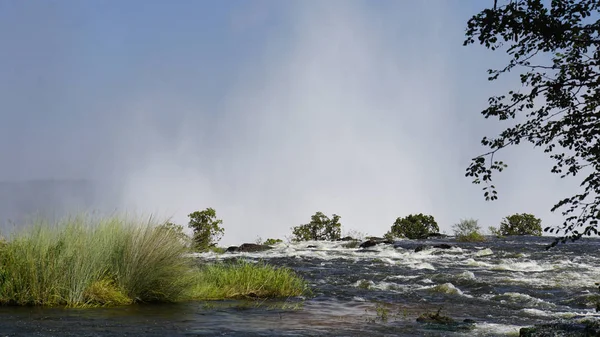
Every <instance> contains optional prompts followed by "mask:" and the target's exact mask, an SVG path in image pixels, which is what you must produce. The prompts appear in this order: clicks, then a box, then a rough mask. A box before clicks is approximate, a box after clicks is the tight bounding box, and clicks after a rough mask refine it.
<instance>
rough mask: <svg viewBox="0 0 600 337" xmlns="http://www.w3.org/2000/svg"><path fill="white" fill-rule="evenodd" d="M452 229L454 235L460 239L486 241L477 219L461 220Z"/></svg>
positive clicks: (464, 240) (463, 240)
mask: <svg viewBox="0 0 600 337" xmlns="http://www.w3.org/2000/svg"><path fill="white" fill-rule="evenodd" d="M452 230H453V231H454V236H456V239H457V240H458V241H462V242H477V241H485V236H483V234H481V228H480V227H479V224H478V223H477V220H475V219H465V220H461V221H460V222H459V223H457V224H454V226H452Z"/></svg>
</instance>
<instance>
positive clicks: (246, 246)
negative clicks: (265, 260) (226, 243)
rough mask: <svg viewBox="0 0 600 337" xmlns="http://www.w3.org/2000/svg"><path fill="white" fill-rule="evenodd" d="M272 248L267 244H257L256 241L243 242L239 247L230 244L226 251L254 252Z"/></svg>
mask: <svg viewBox="0 0 600 337" xmlns="http://www.w3.org/2000/svg"><path fill="white" fill-rule="evenodd" d="M269 249H273V247H271V246H267V245H258V244H256V243H243V244H241V245H240V246H239V247H238V246H231V247H229V248H227V251H226V252H227V253H255V252H263V251H265V250H269Z"/></svg>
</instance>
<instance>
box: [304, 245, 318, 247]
mask: <svg viewBox="0 0 600 337" xmlns="http://www.w3.org/2000/svg"><path fill="white" fill-rule="evenodd" d="M306 248H317V246H315V245H308V246H306Z"/></svg>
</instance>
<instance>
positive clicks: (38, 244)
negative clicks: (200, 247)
mask: <svg viewBox="0 0 600 337" xmlns="http://www.w3.org/2000/svg"><path fill="white" fill-rule="evenodd" d="M156 224H157V223H153V222H152V221H148V222H139V221H128V220H125V219H121V218H116V217H115V218H109V219H101V220H92V219H89V218H86V217H77V218H71V219H68V220H66V221H63V222H61V223H59V224H56V225H51V224H48V223H44V222H39V223H37V224H35V225H34V226H32V227H29V228H28V229H27V230H24V231H22V232H20V233H18V234H16V235H15V236H13V237H11V238H9V239H8V240H5V241H0V305H40V306H67V307H93V306H113V305H125V304H131V303H136V302H137V303H139V302H174V301H184V300H191V299H196V300H205V299H225V298H234V297H258V298H262V297H288V296H296V295H299V294H301V293H303V292H304V291H305V290H306V284H305V282H304V281H303V280H302V279H300V278H299V277H298V276H297V275H296V274H295V273H294V272H293V271H292V270H289V269H285V268H281V269H278V268H275V267H272V266H269V265H267V264H250V263H247V262H238V263H235V264H222V265H210V266H205V267H201V268H200V267H198V265H197V262H196V261H195V260H194V259H193V258H187V257H185V254H186V253H187V252H189V247H187V246H186V244H185V242H184V241H183V240H181V237H180V236H179V234H178V233H177V232H176V231H173V230H170V229H169V228H168V227H165V226H156ZM236 284H237V285H238V286H237V288H236V287H234V286H233V285H236Z"/></svg>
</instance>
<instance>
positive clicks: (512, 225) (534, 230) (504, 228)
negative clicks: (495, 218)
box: [500, 213, 542, 236]
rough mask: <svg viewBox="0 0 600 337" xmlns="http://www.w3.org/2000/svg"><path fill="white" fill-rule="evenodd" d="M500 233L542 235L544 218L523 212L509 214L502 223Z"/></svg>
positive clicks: (504, 234) (505, 234) (506, 234)
mask: <svg viewBox="0 0 600 337" xmlns="http://www.w3.org/2000/svg"><path fill="white" fill-rule="evenodd" d="M500 234H501V235H503V236H508V235H536V236H541V235H542V220H541V219H538V218H536V217H535V216H534V215H532V214H527V213H522V214H513V215H510V216H507V217H506V218H504V219H503V220H502V222H501V223H500Z"/></svg>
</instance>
